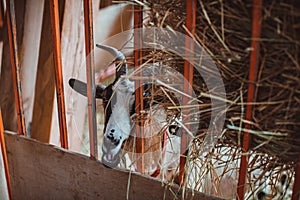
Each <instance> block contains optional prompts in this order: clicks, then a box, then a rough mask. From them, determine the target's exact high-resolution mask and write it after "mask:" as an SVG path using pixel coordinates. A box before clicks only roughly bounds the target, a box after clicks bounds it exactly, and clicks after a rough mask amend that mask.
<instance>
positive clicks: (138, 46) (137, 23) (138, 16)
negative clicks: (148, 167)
mask: <svg viewBox="0 0 300 200" xmlns="http://www.w3.org/2000/svg"><path fill="white" fill-rule="evenodd" d="M141 9H142V7H141V6H138V5H137V6H134V28H136V29H138V30H135V31H134V49H135V50H134V67H135V69H138V68H139V66H141V65H142V57H143V52H142V32H141V31H140V30H141V29H140V28H142V27H143V12H142V11H141ZM141 85H142V83H141V82H140V81H139V80H137V81H136V82H135V89H136V91H135V102H136V103H135V107H136V113H139V116H142V115H141V114H140V111H141V110H143V109H144V105H143V104H144V103H143V87H141ZM136 125H137V126H138V127H137V128H136V152H137V153H138V157H137V159H138V160H137V171H139V172H141V173H144V171H145V170H144V165H145V160H144V156H143V153H144V151H145V141H144V137H143V134H144V133H143V121H142V120H141V121H139V122H138V123H137V124H136ZM140 153H142V157H141V158H140V156H139V154H140ZM139 159H141V160H139Z"/></svg>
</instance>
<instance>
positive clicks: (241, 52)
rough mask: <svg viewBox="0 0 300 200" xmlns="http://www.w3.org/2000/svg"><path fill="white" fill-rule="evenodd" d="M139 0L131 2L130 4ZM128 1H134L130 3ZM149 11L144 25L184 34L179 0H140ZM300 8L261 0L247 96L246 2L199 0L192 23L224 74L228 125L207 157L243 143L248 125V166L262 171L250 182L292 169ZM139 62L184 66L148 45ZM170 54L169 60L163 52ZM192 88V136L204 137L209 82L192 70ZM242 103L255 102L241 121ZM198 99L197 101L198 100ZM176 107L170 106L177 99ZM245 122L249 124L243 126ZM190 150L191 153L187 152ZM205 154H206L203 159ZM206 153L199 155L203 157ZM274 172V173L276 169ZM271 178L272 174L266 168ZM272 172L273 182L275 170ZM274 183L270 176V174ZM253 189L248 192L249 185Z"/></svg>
mask: <svg viewBox="0 0 300 200" xmlns="http://www.w3.org/2000/svg"><path fill="white" fill-rule="evenodd" d="M136 2H138V1H133V3H136ZM131 3H132V2H131ZM138 5H140V6H142V7H143V9H144V11H145V12H146V13H147V17H146V18H145V19H144V23H145V26H146V27H164V28H168V29H171V30H175V31H179V32H182V33H186V28H185V16H186V11H185V1H181V0H163V1H158V0H150V1H147V2H144V3H141V2H139V3H138ZM299 13H300V8H299V5H297V2H296V1H290V2H286V1H284V0H275V1H266V2H264V5H263V8H262V16H263V20H262V30H261V37H260V38H255V39H256V40H258V41H259V42H260V53H259V60H260V63H259V69H258V72H257V81H256V82H255V86H256V91H255V98H254V99H255V101H254V102H247V88H248V84H249V80H248V73H249V60H250V54H251V51H252V49H251V40H252V38H251V29H252V28H251V27H252V20H251V19H252V1H248V0H247V1H238V0H235V1H222V0H218V1H208V0H199V1H198V2H197V26H196V30H195V33H196V34H195V40H196V41H197V42H198V43H200V44H201V46H202V47H203V48H205V50H206V51H207V52H208V54H209V55H210V56H211V57H212V58H213V59H214V61H215V64H216V65H217V67H218V68H219V70H220V73H221V75H222V78H223V81H224V85H225V89H226V96H227V101H226V102H227V108H226V125H225V127H224V130H223V137H222V139H220V141H219V143H218V144H217V145H216V148H215V151H214V152H211V154H210V157H216V158H218V159H219V160H222V156H221V155H219V154H218V153H216V151H218V149H219V148H220V147H224V146H225V147H229V148H232V149H236V148H239V147H241V145H242V139H243V133H244V132H245V131H247V132H249V133H250V134H251V136H252V139H251V148H250V149H251V153H254V152H255V153H256V155H257V157H255V159H254V160H252V161H250V166H249V172H250V173H251V172H252V171H253V170H254V169H258V168H260V169H263V172H264V173H262V174H263V175H262V176H261V177H255V178H254V179H253V177H250V176H249V177H248V178H249V179H250V178H251V179H252V180H249V183H250V182H251V183H253V182H257V181H258V180H259V179H260V180H265V179H264V177H265V176H264V175H265V174H268V173H267V172H270V171H272V170H274V168H276V169H280V170H277V172H276V173H275V174H282V171H285V172H286V171H288V170H290V171H289V174H290V175H289V180H291V177H292V175H293V170H294V166H295V163H296V161H297V159H298V156H299V154H300V145H299V144H300V120H299V119H300V117H299V116H300V78H299V77H300V64H299V57H300V48H299V47H300V35H299V32H300V30H299V29H300V15H299ZM144 55H145V57H144V58H143V60H144V61H147V60H150V59H151V61H157V62H163V63H164V64H166V65H168V66H172V67H173V68H175V69H176V70H178V71H179V72H183V60H182V59H181V58H179V57H177V56H176V55H173V54H170V53H168V52H162V51H151V50H149V51H146V52H145V54H144ZM170 57H171V58H172V59H169V58H170ZM193 88H194V90H195V91H196V94H197V96H198V97H199V99H200V100H201V101H203V104H199V105H200V106H201V118H200V128H199V129H198V132H197V134H198V135H200V136H202V137H197V138H196V139H195V141H194V144H195V143H200V144H201V142H202V139H203V137H204V134H203V133H205V132H206V130H207V127H208V126H209V120H210V112H211V111H210V108H211V107H210V100H209V99H208V98H205V96H204V95H201V94H207V93H208V91H207V88H206V86H205V84H204V82H203V79H202V78H201V76H200V75H199V74H197V73H195V75H194V84H193ZM247 104H252V105H253V112H252V120H251V121H247V120H245V109H246V105H247ZM199 105H197V106H199ZM175 107H176V106H175ZM246 124H250V125H251V130H245V128H244V127H245V125H246ZM232 151H234V153H233V152H231V156H232V159H233V160H235V159H237V158H239V157H240V155H241V152H240V151H239V150H237V151H235V150H232ZM198 154H199V152H197V148H194V151H193V152H191V156H192V157H191V160H193V159H195V160H196V159H197V156H198ZM193 156H194V157H193ZM208 157H209V156H207V157H206V159H208ZM206 161H207V160H205V159H204V160H203V163H205V162H206ZM278 171H280V173H279V172H278ZM268 177H270V175H268ZM276 177H277V182H278V180H279V179H280V176H279V175H278V176H276ZM275 182H276V181H275ZM253 192H254V191H253Z"/></svg>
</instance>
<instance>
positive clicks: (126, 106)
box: [69, 45, 135, 168]
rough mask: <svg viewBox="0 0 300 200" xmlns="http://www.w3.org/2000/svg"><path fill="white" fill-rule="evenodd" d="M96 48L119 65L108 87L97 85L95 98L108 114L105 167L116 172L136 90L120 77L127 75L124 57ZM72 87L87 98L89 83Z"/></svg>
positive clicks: (105, 128)
mask: <svg viewBox="0 0 300 200" xmlns="http://www.w3.org/2000/svg"><path fill="white" fill-rule="evenodd" d="M97 47H99V48H102V49H104V50H106V51H108V52H110V53H111V54H112V55H113V56H114V57H115V60H116V61H119V62H120V63H119V64H118V67H117V70H116V78H115V80H114V82H113V83H112V84H110V85H108V86H107V87H105V86H104V85H101V84H99V85H97V86H96V96H95V98H100V99H102V100H103V106H104V110H105V113H104V114H105V123H104V137H103V146H102V151H103V155H102V163H103V164H104V165H105V166H107V167H111V168H113V167H116V166H117V165H118V164H119V162H120V156H119V154H120V150H121V147H122V144H123V142H124V141H125V140H126V139H127V138H128V137H129V134H130V127H131V119H130V114H131V111H132V108H133V106H134V90H135V86H134V83H133V82H131V81H130V80H129V79H128V78H124V77H121V76H122V75H126V74H127V64H126V60H125V56H124V55H123V54H122V53H121V52H120V51H118V50H117V49H115V48H113V47H108V46H104V45H97ZM69 85H70V86H71V87H72V88H73V89H74V90H75V91H77V92H79V93H80V94H82V95H84V96H87V86H86V83H84V82H81V81H79V80H75V79H70V80H69Z"/></svg>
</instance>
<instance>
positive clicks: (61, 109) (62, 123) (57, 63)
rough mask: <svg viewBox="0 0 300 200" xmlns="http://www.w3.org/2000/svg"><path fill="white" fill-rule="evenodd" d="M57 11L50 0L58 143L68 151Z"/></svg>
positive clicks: (57, 7) (55, 3) (56, 6)
mask: <svg viewBox="0 0 300 200" xmlns="http://www.w3.org/2000/svg"><path fill="white" fill-rule="evenodd" d="M58 10H59V5H58V0H50V14H51V26H52V40H53V48H54V54H53V58H54V67H55V85H56V95H57V109H58V118H59V130H60V142H61V147H63V148H65V149H68V134H67V123H66V111H65V99H64V85H63V75H62V61H61V48H60V28H59V11H58Z"/></svg>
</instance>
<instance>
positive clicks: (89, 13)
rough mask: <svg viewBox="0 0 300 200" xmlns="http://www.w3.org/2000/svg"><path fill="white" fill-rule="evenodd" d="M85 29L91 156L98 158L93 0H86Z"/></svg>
mask: <svg viewBox="0 0 300 200" xmlns="http://www.w3.org/2000/svg"><path fill="white" fill-rule="evenodd" d="M84 31H85V53H86V76H87V96H88V120H89V135H90V156H91V158H93V159H96V160H98V143H97V125H96V100H95V64H94V36H93V3H92V0H84Z"/></svg>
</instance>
